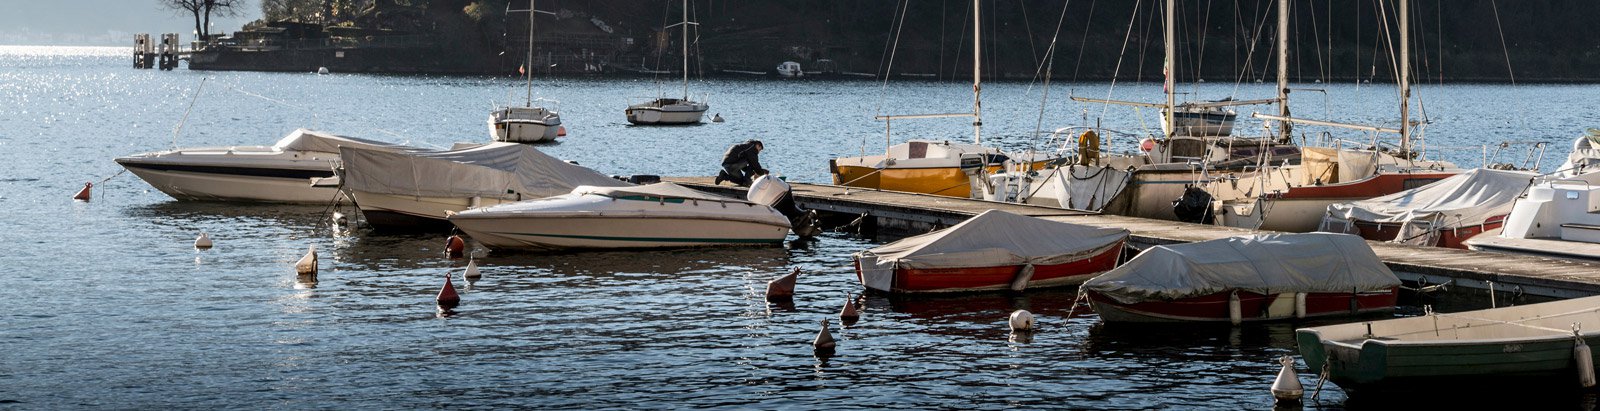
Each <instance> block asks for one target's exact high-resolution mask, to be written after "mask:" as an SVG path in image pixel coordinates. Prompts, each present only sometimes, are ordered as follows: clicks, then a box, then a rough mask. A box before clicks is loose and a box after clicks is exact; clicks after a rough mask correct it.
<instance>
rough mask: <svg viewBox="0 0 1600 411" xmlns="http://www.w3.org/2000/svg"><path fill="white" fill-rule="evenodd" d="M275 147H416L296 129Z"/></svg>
mask: <svg viewBox="0 0 1600 411" xmlns="http://www.w3.org/2000/svg"><path fill="white" fill-rule="evenodd" d="M272 146H273V147H276V148H278V149H282V150H284V151H296V150H297V151H319V152H324V153H337V152H339V147H342V146H347V147H360V148H366V149H372V150H384V151H406V150H415V149H416V147H411V146H406V145H400V144H394V143H386V142H382V141H377V140H367V139H364V138H355V137H345V136H341V135H335V134H330V133H324V132H321V131H312V130H306V129H303V128H302V129H296V130H295V131H294V132H293V133H289V135H288V136H285V137H283V139H281V140H278V143H277V144H273V145H272Z"/></svg>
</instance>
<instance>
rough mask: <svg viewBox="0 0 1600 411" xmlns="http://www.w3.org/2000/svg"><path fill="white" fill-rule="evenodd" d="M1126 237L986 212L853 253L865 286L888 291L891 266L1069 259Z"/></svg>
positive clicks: (986, 264)
mask: <svg viewBox="0 0 1600 411" xmlns="http://www.w3.org/2000/svg"><path fill="white" fill-rule="evenodd" d="M1127 237H1128V230H1124V229H1120V228H1098V227H1089V226H1083V225H1078V224H1070V223H1063V222H1057V221H1050V220H1045V219H1042V218H1035V217H1028V216H1023V215H1017V214H1011V213H1007V212H1004V211H1000V210H989V211H985V212H983V214H978V216H977V217H972V218H970V219H967V221H964V222H962V223H961V224H956V225H954V226H951V227H950V228H946V229H943V230H939V231H935V232H931V233H927V234H923V235H919V236H915V237H907V238H905V239H901V240H900V241H895V242H892V243H889V244H884V245H881V246H878V247H876V248H873V249H870V250H866V251H862V252H858V253H856V255H855V257H856V261H857V262H859V263H860V264H861V274H862V278H863V279H864V280H865V282H866V286H867V287H868V288H873V289H879V290H888V289H889V287H890V284H889V283H890V282H891V281H892V280H893V278H894V270H895V268H917V269H929V268H961V267H998V266H1008V265H1023V264H1033V265H1049V264H1060V263H1065V262H1070V261H1073V260H1077V259H1079V258H1081V257H1084V256H1085V255H1086V254H1090V253H1094V252H1096V251H1100V250H1102V249H1104V248H1105V247H1107V246H1110V245H1112V244H1115V243H1117V242H1118V241H1122V240H1123V239H1126V238H1127Z"/></svg>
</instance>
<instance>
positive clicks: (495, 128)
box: [489, 0, 565, 143]
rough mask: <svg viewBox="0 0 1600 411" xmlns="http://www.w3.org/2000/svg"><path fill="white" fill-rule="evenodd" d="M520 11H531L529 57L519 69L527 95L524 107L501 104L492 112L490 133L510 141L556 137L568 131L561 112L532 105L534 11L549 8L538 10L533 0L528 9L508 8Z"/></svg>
mask: <svg viewBox="0 0 1600 411" xmlns="http://www.w3.org/2000/svg"><path fill="white" fill-rule="evenodd" d="M517 11H526V12H527V13H528V58H527V60H525V61H524V62H523V64H522V66H521V67H519V68H518V69H517V71H519V72H520V73H519V74H522V75H523V77H524V78H526V82H527V86H526V87H527V92H528V97H527V100H526V101H525V102H524V103H523V105H522V106H521V107H512V106H506V107H499V108H496V109H495V110H494V111H492V112H490V113H489V137H490V138H493V139H494V141H505V142H511V143H538V142H548V141H555V140H556V137H559V136H561V135H563V134H565V133H562V126H561V114H560V113H557V112H556V111H555V110H551V109H548V108H545V107H540V106H534V105H533V71H534V69H533V18H534V15H535V13H549V12H541V11H538V10H536V9H535V8H534V0H528V9H527V10H509V9H508V10H506V12H507V13H511V12H517ZM541 100H543V99H541Z"/></svg>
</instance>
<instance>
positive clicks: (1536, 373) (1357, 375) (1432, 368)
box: [1295, 296, 1600, 395]
mask: <svg viewBox="0 0 1600 411" xmlns="http://www.w3.org/2000/svg"><path fill="white" fill-rule="evenodd" d="M1597 336H1600V296H1596V297H1585V298H1576V299H1571V300H1564V301H1556V302H1549V303H1540V304H1528V305H1520V306H1515V307H1504V308H1493V309H1487V310H1478V311H1467V312H1460V313H1450V314H1445V313H1436V312H1429V313H1427V314H1425V315H1422V316H1418V317H1410V318H1397V319H1392V320H1382V321H1368V322H1359V323H1350V324H1340V325H1330V326H1323V327H1311V328H1301V329H1298V330H1295V339H1296V340H1297V342H1298V343H1299V346H1300V355H1301V356H1303V357H1305V361H1306V366H1307V367H1309V368H1310V369H1311V370H1313V371H1316V370H1323V371H1326V372H1327V373H1328V379H1329V380H1330V381H1333V383H1334V384H1338V385H1339V387H1340V388H1343V389H1345V390H1346V391H1350V392H1352V393H1354V392H1368V393H1370V392H1386V391H1406V392H1416V391H1415V390H1417V389H1418V388H1421V387H1424V386H1426V387H1439V386H1448V387H1449V388H1450V389H1451V390H1459V389H1461V388H1469V387H1474V386H1476V387H1494V388H1496V389H1500V390H1503V389H1506V388H1509V386H1512V385H1515V386H1517V387H1519V388H1521V389H1536V390H1542V391H1554V390H1559V389H1572V388H1576V387H1578V381H1579V375H1578V372H1579V371H1578V362H1579V361H1586V362H1589V363H1590V364H1593V363H1594V362H1595V358H1594V355H1593V354H1592V350H1590V352H1591V354H1589V355H1587V356H1585V357H1583V358H1576V356H1575V355H1574V351H1576V350H1575V348H1577V347H1578V344H1584V346H1585V347H1586V346H1587V343H1586V340H1587V339H1589V338H1596V337H1597ZM1597 341H1600V340H1597ZM1575 358H1576V359H1575ZM1591 370H1592V368H1591ZM1501 392H1507V391H1501ZM1517 394H1518V395H1527V394H1529V392H1526V391H1518V392H1517Z"/></svg>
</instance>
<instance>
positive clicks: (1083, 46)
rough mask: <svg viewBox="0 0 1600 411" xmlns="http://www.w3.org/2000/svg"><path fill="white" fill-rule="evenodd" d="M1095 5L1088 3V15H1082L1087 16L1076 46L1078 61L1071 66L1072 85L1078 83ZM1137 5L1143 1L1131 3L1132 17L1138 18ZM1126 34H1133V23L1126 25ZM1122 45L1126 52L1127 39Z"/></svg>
mask: <svg viewBox="0 0 1600 411" xmlns="http://www.w3.org/2000/svg"><path fill="white" fill-rule="evenodd" d="M1095 3H1096V2H1095V1H1092V0H1091V1H1090V2H1089V14H1085V15H1084V16H1087V17H1086V18H1084V19H1083V37H1082V38H1083V42H1082V43H1081V44H1079V45H1078V61H1077V62H1076V63H1073V66H1072V82H1074V83H1076V82H1078V69H1080V68H1082V67H1083V52H1084V50H1087V49H1088V48H1089V28H1090V27H1093V26H1094V6H1095ZM1139 3H1143V1H1135V2H1133V9H1134V13H1133V15H1134V16H1138V15H1139V12H1138V10H1139ZM1063 12H1064V11H1063ZM1128 32H1129V34H1130V35H1131V34H1132V33H1133V23H1132V22H1129V23H1128ZM1122 43H1123V44H1122V48H1123V50H1127V48H1128V44H1127V43H1128V40H1127V37H1123V40H1122ZM1141 51H1142V50H1141ZM1117 58H1118V60H1119V61H1120V60H1121V58H1122V57H1120V56H1118V57H1117ZM1140 58H1143V56H1142V55H1141V56H1140ZM1140 61H1141V62H1142V61H1143V60H1140ZM1115 76H1116V74H1112V80H1113V82H1114V81H1115V80H1116V77H1115Z"/></svg>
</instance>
